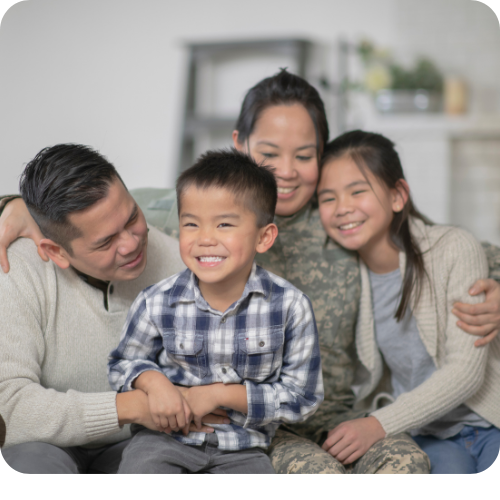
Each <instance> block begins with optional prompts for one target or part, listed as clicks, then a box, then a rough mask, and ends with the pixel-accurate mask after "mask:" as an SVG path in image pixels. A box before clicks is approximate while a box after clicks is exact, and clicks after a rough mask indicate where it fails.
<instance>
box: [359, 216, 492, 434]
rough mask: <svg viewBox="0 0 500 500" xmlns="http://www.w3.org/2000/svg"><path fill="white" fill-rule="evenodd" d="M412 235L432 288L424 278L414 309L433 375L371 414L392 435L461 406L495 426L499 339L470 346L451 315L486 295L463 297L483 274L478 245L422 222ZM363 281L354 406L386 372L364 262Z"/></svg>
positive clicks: (362, 403) (370, 395)
mask: <svg viewBox="0 0 500 500" xmlns="http://www.w3.org/2000/svg"><path fill="white" fill-rule="evenodd" d="M411 231H412V234H413V235H414V236H415V238H416V239H417V241H418V243H419V246H420V249H421V251H422V252H423V256H424V264H425V268H426V271H427V273H428V275H429V278H430V283H429V280H428V279H425V280H424V286H423V289H422V295H421V298H420V301H419V302H418V305H417V307H416V308H414V307H412V310H413V315H414V317H415V319H416V321H417V327H418V330H419V333H420V337H421V339H422V342H423V344H424V346H425V348H426V349H427V352H428V353H429V355H430V356H431V357H432V359H433V361H434V363H435V365H436V367H437V370H436V371H435V372H434V373H433V375H432V376H431V377H430V378H429V379H427V380H426V381H425V382H424V383H422V384H421V385H419V386H418V387H416V388H415V389H414V390H412V391H410V392H407V393H405V394H402V395H400V396H399V397H398V398H397V399H396V401H394V402H393V403H392V404H390V405H388V406H385V407H383V408H381V409H378V410H376V411H373V412H372V413H371V415H373V416H374V417H376V418H377V419H378V420H379V422H380V423H381V424H382V427H383V428H384V430H385V431H386V433H387V435H389V436H390V435H394V434H397V433H398V432H402V431H408V430H410V429H415V428H419V427H421V426H423V425H425V424H427V423H429V422H432V421H434V420H436V419H437V418H439V417H441V416H442V415H444V414H446V413H447V412H448V411H449V410H451V409H453V408H455V407H457V406H459V405H460V404H462V403H465V404H466V405H467V406H468V407H469V408H471V409H472V410H473V411H475V412H476V413H478V414H479V415H481V416H482V417H483V418H485V419H486V420H488V421H489V422H491V423H492V424H494V425H495V426H497V427H500V337H498V336H497V337H496V338H495V340H494V341H493V342H492V343H491V344H489V346H487V347H481V348H476V347H474V345H473V344H474V341H475V340H476V337H474V336H472V335H469V334H467V333H465V332H463V331H462V330H461V329H460V328H458V327H457V326H456V321H457V318H456V316H454V315H453V314H452V313H451V309H452V306H453V303H454V302H456V301H461V302H469V303H477V302H481V301H482V300H484V297H483V296H477V297H471V296H470V295H469V294H468V290H469V288H470V287H471V285H472V284H473V283H474V282H475V281H476V280H477V279H479V278H486V277H487V276H488V267H487V263H486V258H485V256H484V252H483V250H482V248H481V245H480V244H479V243H478V242H477V241H476V240H475V239H474V238H473V237H472V236H471V235H470V234H469V233H467V232H466V231H464V230H462V229H458V228H454V227H450V226H439V225H437V226H427V225H425V224H424V223H423V222H421V221H420V220H412V222H411ZM399 262H400V270H401V275H402V276H404V269H405V254H404V253H400V258H399ZM361 282H362V292H361V302H360V311H359V316H358V324H357V329H356V348H357V352H358V357H359V359H360V363H359V365H358V369H357V373H356V385H355V388H354V389H355V393H356V396H357V400H358V403H357V406H358V407H360V408H368V407H369V406H370V404H373V403H372V401H373V399H374V397H375V396H376V395H377V394H378V393H379V391H380V390H381V388H382V387H384V386H385V388H387V382H388V374H387V371H386V372H385V373H384V364H383V359H382V356H381V354H380V351H379V350H378V347H377V345H376V341H375V333H374V326H373V314H372V301H371V291H370V281H369V277H368V270H367V268H366V266H365V265H364V264H361ZM412 304H413V302H412ZM488 351H489V352H488Z"/></svg>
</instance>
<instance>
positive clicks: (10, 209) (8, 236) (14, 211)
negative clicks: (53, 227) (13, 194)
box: [0, 198, 49, 273]
mask: <svg viewBox="0 0 500 500" xmlns="http://www.w3.org/2000/svg"><path fill="white" fill-rule="evenodd" d="M21 237H23V238H30V239H32V240H33V241H34V242H35V243H36V246H37V247H38V254H39V255H40V257H41V258H42V259H43V260H45V261H48V260H49V258H48V257H47V255H46V254H45V252H44V251H43V250H42V249H41V247H40V245H39V243H40V240H41V239H42V238H43V235H42V233H41V232H40V228H39V227H38V225H37V223H36V222H35V221H34V220H33V217H31V214H30V213H29V211H28V209H27V208H26V205H25V203H24V201H23V200H22V199H21V198H18V199H15V200H12V201H9V203H7V205H6V206H5V208H4V210H3V212H2V215H1V216H0V266H1V267H2V270H3V272H4V273H8V272H9V261H8V260H7V248H8V247H9V245H10V244H11V243H12V242H13V241H14V240H16V239H17V238H21Z"/></svg>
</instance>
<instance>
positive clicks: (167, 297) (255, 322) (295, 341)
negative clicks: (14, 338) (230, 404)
mask: <svg viewBox="0 0 500 500" xmlns="http://www.w3.org/2000/svg"><path fill="white" fill-rule="evenodd" d="M197 281H198V280H197V278H196V277H195V275H194V274H193V273H192V272H191V271H189V270H188V269H186V270H185V271H183V272H181V273H179V274H176V275H174V276H171V277H170V278H167V279H166V280H163V281H160V282H159V283H157V284H156V285H153V286H151V287H149V288H146V289H145V290H144V291H142V292H141V293H140V294H139V296H138V297H137V299H136V300H135V302H134V303H133V304H132V307H131V308H130V311H129V313H128V317H127V321H126V324H125V327H124V329H123V332H122V337H121V341H120V344H119V345H118V347H117V348H116V349H115V350H114V351H113V352H111V354H110V356H109V363H108V375H109V381H110V384H111V386H112V387H113V389H115V390H118V391H130V390H131V389H132V382H133V381H134V380H135V379H136V378H137V377H138V376H139V375H140V374H141V373H143V372H145V371H148V370H155V371H158V372H160V373H163V374H164V375H165V376H166V377H167V378H168V379H169V380H170V381H171V382H172V383H173V384H176V385H182V386H186V387H191V386H197V385H207V384H213V383H215V382H223V383H225V384H234V383H236V384H244V385H245V386H246V390H247V400H248V415H244V414H243V413H240V412H237V411H234V410H229V411H228V416H229V418H230V419H231V423H230V424H217V425H213V427H214V428H215V432H216V433H217V437H218V439H219V448H220V449H223V450H243V449H245V448H252V447H261V448H266V447H267V446H269V444H270V442H271V439H272V437H273V436H274V433H275V431H276V429H277V428H278V426H279V424H280V423H282V422H289V423H291V422H300V421H303V420H305V419H306V418H307V417H309V416H310V415H312V414H313V413H314V412H315V411H316V410H317V409H318V406H319V405H320V403H321V402H322V401H323V379H322V375H321V361H320V353H319V345H318V332H317V329H316V322H315V320H314V314H313V310H312V306H311V303H310V301H309V299H308V297H307V296H306V295H304V294H303V293H302V292H301V291H300V290H298V289H297V288H295V287H294V286H293V285H291V284H290V283H288V282H287V281H285V280H284V279H282V278H279V277H278V276H275V275H274V274H271V273H269V272H267V271H265V270H264V269H262V268H260V267H258V266H256V265H255V264H254V265H253V267H252V272H251V274H250V277H249V279H248V281H247V283H246V285H245V289H244V291H243V294H242V296H241V298H240V299H239V300H238V301H237V302H235V303H234V304H233V305H231V306H230V307H229V308H228V309H227V310H226V311H225V312H223V313H222V312H220V311H217V310H215V309H212V308H211V307H210V306H209V305H208V303H207V302H206V301H205V299H204V298H203V296H202V294H201V292H200V289H199V287H198V283H197ZM172 436H174V437H175V438H176V439H177V440H179V441H180V442H182V443H185V444H194V445H200V444H202V443H203V441H204V439H205V434H204V433H202V432H190V433H189V435H188V436H183V435H182V434H181V433H180V432H179V433H173V434H172Z"/></svg>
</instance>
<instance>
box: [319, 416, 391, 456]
mask: <svg viewBox="0 0 500 500" xmlns="http://www.w3.org/2000/svg"><path fill="white" fill-rule="evenodd" d="M384 438H385V431H384V429H383V428H382V426H381V425H380V422H379V421H378V420H377V419H376V418H375V417H366V418H356V419H354V420H350V421H348V422H342V423H341V424H340V425H337V427H335V429H333V430H331V431H330V432H329V433H328V438H327V439H326V441H325V442H324V443H323V446H322V448H323V449H324V450H325V451H327V452H328V453H330V455H332V456H333V457H335V458H336V459H337V460H338V461H339V462H340V463H341V464H343V465H348V464H352V463H353V462H354V461H355V460H357V459H358V458H360V457H362V456H363V455H364V454H365V453H366V452H367V451H368V450H369V449H370V448H371V447H372V446H373V445H374V444H375V443H376V442H377V441H380V440H381V439H384Z"/></svg>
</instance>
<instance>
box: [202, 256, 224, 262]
mask: <svg viewBox="0 0 500 500" xmlns="http://www.w3.org/2000/svg"><path fill="white" fill-rule="evenodd" d="M198 260H199V261H200V262H221V261H222V260H224V257H216V256H215V255H207V256H204V257H198Z"/></svg>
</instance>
